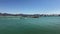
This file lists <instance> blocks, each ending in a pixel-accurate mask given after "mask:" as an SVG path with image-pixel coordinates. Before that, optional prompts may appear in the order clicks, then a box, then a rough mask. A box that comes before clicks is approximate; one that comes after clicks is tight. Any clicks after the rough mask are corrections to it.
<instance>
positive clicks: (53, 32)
mask: <svg viewBox="0 0 60 34" xmlns="http://www.w3.org/2000/svg"><path fill="white" fill-rule="evenodd" d="M0 34H60V17H40V18H21V17H0Z"/></svg>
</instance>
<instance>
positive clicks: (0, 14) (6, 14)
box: [0, 13, 60, 18]
mask: <svg viewBox="0 0 60 34" xmlns="http://www.w3.org/2000/svg"><path fill="white" fill-rule="evenodd" d="M1 16H20V17H31V18H39V17H47V16H48V17H49V16H60V14H50V15H49V14H33V15H29V14H8V13H0V17H1Z"/></svg>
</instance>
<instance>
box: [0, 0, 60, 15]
mask: <svg viewBox="0 0 60 34" xmlns="http://www.w3.org/2000/svg"><path fill="white" fill-rule="evenodd" d="M0 12H1V13H12V14H20V13H22V14H60V0H0Z"/></svg>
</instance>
